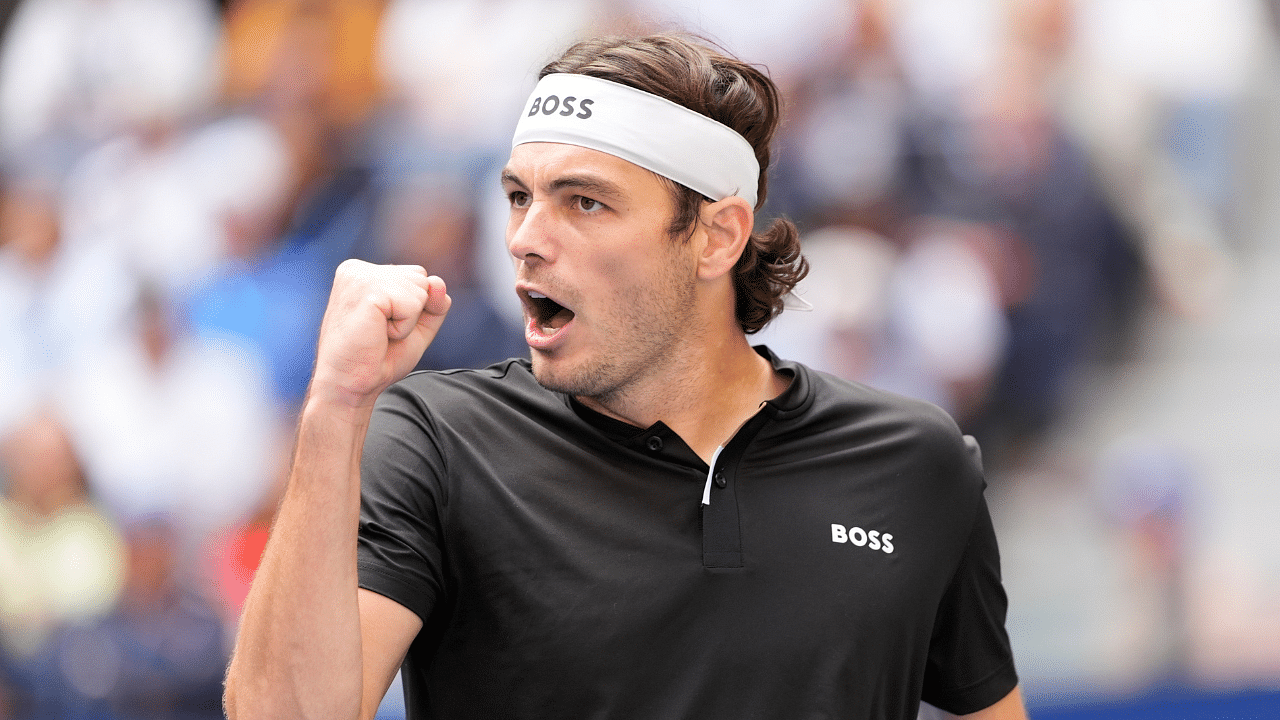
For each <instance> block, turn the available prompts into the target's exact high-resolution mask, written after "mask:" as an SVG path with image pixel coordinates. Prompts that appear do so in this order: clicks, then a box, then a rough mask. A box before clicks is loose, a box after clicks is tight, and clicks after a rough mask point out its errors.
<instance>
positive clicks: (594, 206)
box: [574, 195, 605, 213]
mask: <svg viewBox="0 0 1280 720" xmlns="http://www.w3.org/2000/svg"><path fill="white" fill-rule="evenodd" d="M574 202H575V203H577V205H578V209H579V210H581V211H582V212H585V213H597V212H600V211H601V210H603V209H604V207H605V205H604V203H602V202H600V201H599V200H592V199H591V198H589V197H585V196H583V195H577V196H575V198H574Z"/></svg>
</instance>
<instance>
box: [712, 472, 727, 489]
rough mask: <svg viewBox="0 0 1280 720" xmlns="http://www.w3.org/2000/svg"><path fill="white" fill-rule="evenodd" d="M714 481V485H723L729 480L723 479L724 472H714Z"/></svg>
mask: <svg viewBox="0 0 1280 720" xmlns="http://www.w3.org/2000/svg"><path fill="white" fill-rule="evenodd" d="M715 482H716V487H724V486H725V485H728V484H729V481H728V480H725V479H724V473H722V472H718V473H716V476H715Z"/></svg>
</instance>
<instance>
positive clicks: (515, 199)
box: [507, 190, 529, 207]
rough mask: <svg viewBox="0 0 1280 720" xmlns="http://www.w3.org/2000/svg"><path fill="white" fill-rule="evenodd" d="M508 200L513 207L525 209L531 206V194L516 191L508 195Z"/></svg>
mask: <svg viewBox="0 0 1280 720" xmlns="http://www.w3.org/2000/svg"><path fill="white" fill-rule="evenodd" d="M507 200H508V201H510V203H511V207H524V206H526V205H528V204H529V193H527V192H525V191H523V190H515V191H513V192H510V193H508V194H507Z"/></svg>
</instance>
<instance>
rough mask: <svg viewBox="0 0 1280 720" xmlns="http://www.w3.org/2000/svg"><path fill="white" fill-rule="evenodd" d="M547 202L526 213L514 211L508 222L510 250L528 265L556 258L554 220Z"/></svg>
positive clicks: (533, 207)
mask: <svg viewBox="0 0 1280 720" xmlns="http://www.w3.org/2000/svg"><path fill="white" fill-rule="evenodd" d="M553 214H554V213H553V212H552V209H551V208H550V207H547V203H545V202H540V201H534V202H532V203H530V205H529V207H528V208H526V209H524V210H513V211H512V212H511V217H510V218H509V219H508V221H507V250H509V251H510V252H511V256H512V257H514V258H515V259H516V260H517V261H520V262H523V263H526V264H536V263H540V262H551V261H552V260H554V259H555V257H554V253H555V239H554V237H555V232H554V225H555V218H554V217H553Z"/></svg>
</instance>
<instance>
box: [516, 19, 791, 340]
mask: <svg viewBox="0 0 1280 720" xmlns="http://www.w3.org/2000/svg"><path fill="white" fill-rule="evenodd" d="M551 73H575V74H579V75H589V76H592V77H598V78H602V79H605V80H612V81H613V82H616V83H621V84H623V85H629V86H631V87H634V88H636V89H639V90H643V91H645V92H648V93H652V94H654V95H658V96H660V97H664V98H666V99H668V100H670V101H672V102H674V103H678V104H680V105H683V106H685V107H687V108H689V109H690V110H693V111H694V112H698V113H702V114H703V115H706V116H707V117H709V118H711V119H712V120H715V121H717V122H720V123H722V124H724V125H727V126H729V127H731V128H733V129H734V130H736V131H737V132H738V134H740V135H742V137H744V138H746V139H747V142H749V143H751V147H752V148H753V149H754V150H755V154H756V160H757V161H758V162H759V163H760V184H759V188H758V195H757V197H758V200H757V201H756V209H757V210H759V209H760V207H761V206H763V205H764V201H765V199H766V197H767V195H768V186H769V161H770V157H769V144H770V143H771V142H772V141H773V135H774V132H775V131H776V130H777V129H778V124H779V122H780V120H781V109H782V102H781V98H780V97H779V95H778V88H777V86H775V85H774V84H773V81H772V80H770V79H769V77H768V76H767V75H766V74H765V73H763V72H762V71H760V70H758V69H757V68H755V67H753V66H751V65H748V64H747V63H745V62H742V61H741V60H738V59H737V58H735V57H733V56H732V55H730V54H729V53H728V52H725V51H723V50H721V49H719V48H716V47H715V46H714V45H713V44H712V43H711V42H710V41H707V40H705V39H704V38H700V37H697V36H695V35H690V34H686V33H659V34H656V35H647V36H644V37H603V38H595V39H592V40H584V41H582V42H579V43H577V44H575V45H573V46H572V47H570V48H569V49H568V50H566V51H565V52H564V54H563V55H561V56H560V57H559V58H558V59H556V60H553V61H552V62H550V63H548V64H547V65H546V66H545V67H543V68H542V71H541V72H540V73H539V74H538V77H539V78H543V77H545V76H547V75H550V74H551ZM662 179H663V180H664V181H666V182H667V183H668V185H669V187H670V188H671V192H672V198H673V200H674V201H675V207H676V211H675V215H674V217H673V218H672V220H671V224H670V226H669V228H668V231H669V232H670V234H671V236H672V237H673V238H681V237H683V238H684V239H685V240H687V239H688V238H689V236H690V234H691V233H692V231H693V227H694V223H696V222H697V220H698V212H699V211H700V210H701V208H702V204H703V203H704V202H710V199H709V198H706V197H703V196H702V195H700V194H699V193H698V192H697V191H695V190H691V189H689V188H687V187H685V186H683V185H679V184H677V183H675V182H674V181H670V180H667V179H666V178H662ZM808 272H809V264H808V261H806V260H805V258H804V255H802V254H801V253H800V236H799V232H798V231H797V230H796V226H795V224H794V223H792V222H791V221H790V220H787V219H785V218H777V219H775V220H774V221H773V223H772V224H771V225H770V226H769V228H768V229H767V230H765V231H764V232H759V233H752V235H751V239H750V241H748V242H747V245H746V248H745V249H744V250H743V251H742V255H741V256H739V257H738V261H737V263H736V264H735V265H734V268H733V282H734V293H735V308H734V310H735V313H736V315H737V319H738V325H739V326H741V327H742V330H743V332H745V333H747V334H751V333H755V332H758V331H759V330H760V329H761V328H763V327H764V326H765V325H767V324H769V321H771V320H773V319H774V318H775V317H777V316H778V313H780V312H782V300H783V296H785V295H786V294H787V293H788V292H790V291H791V289H792V288H793V287H795V285H796V283H798V282H800V280H801V279H803V278H804V276H805V275H806V274H808Z"/></svg>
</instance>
